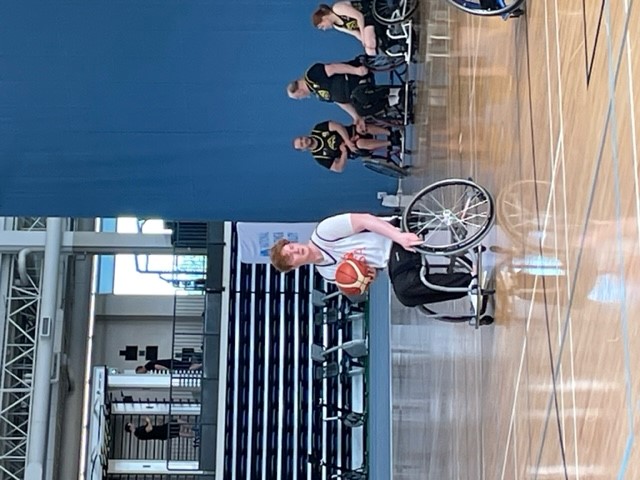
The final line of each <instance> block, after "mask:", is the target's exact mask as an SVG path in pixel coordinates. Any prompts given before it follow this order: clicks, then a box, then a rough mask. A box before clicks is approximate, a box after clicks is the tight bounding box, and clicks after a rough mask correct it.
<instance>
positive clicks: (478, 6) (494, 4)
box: [447, 0, 525, 17]
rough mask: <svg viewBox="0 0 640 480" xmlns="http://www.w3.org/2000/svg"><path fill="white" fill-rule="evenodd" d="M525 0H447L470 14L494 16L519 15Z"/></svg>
mask: <svg viewBox="0 0 640 480" xmlns="http://www.w3.org/2000/svg"><path fill="white" fill-rule="evenodd" d="M524 1H525V0H486V1H482V2H481V1H480V0H447V2H449V3H450V4H451V5H453V6H454V7H456V8H457V9H459V10H462V11H463V12H465V13H468V14H470V15H479V16H481V17H494V16H499V15H509V14H511V15H513V16H520V15H521V14H522V10H521V7H522V5H523V4H524Z"/></svg>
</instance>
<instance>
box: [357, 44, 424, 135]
mask: <svg viewBox="0 0 640 480" xmlns="http://www.w3.org/2000/svg"><path fill="white" fill-rule="evenodd" d="M355 61H357V62H358V63H359V64H360V65H363V66H365V67H367V68H368V69H369V72H371V73H385V72H386V73H389V83H388V84H383V85H377V84H376V82H375V81H374V80H373V76H372V77H371V78H372V81H371V84H370V85H369V87H370V88H371V91H372V95H374V96H375V91H376V89H379V88H397V89H400V91H399V94H400V96H399V101H398V103H397V104H396V105H394V106H388V105H387V106H385V107H384V108H382V109H380V110H379V111H376V112H372V113H370V114H368V115H366V116H365V120H366V121H367V123H374V124H376V125H379V126H382V127H386V128H393V127H403V126H406V125H409V124H411V123H413V106H414V97H415V82H414V81H413V80H408V76H409V75H408V67H407V63H406V62H405V61H404V60H403V59H400V58H397V57H385V56H382V55H377V56H375V57H374V56H369V55H360V56H358V57H356V58H355Z"/></svg>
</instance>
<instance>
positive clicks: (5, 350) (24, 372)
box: [0, 218, 45, 480]
mask: <svg viewBox="0 0 640 480" xmlns="http://www.w3.org/2000/svg"><path fill="white" fill-rule="evenodd" d="M14 228H15V229H20V230H29V231H33V230H44V229H45V226H44V223H43V221H42V219H40V218H22V219H18V220H17V221H16V222H15V224H14ZM20 258H24V256H23V257H20V256H19V255H18V256H16V255H12V256H10V257H9V258H7V259H6V260H7V261H9V262H10V265H9V273H8V277H7V281H6V283H7V284H8V285H7V287H8V288H7V294H6V302H5V308H6V310H5V328H4V332H3V337H2V339H3V340H2V351H1V354H2V366H1V370H0V372H1V373H0V477H2V478H6V479H15V480H21V479H22V478H24V473H25V469H26V461H27V443H28V434H29V414H30V412H31V405H32V400H33V378H34V373H35V360H36V347H37V332H38V315H39V311H40V300H41V295H40V294H41V286H42V285H41V282H42V267H43V262H42V252H40V253H38V254H37V255H33V256H32V257H31V258H35V261H34V262H32V263H31V265H29V264H27V263H26V260H25V263H22V262H20V263H19V259H20Z"/></svg>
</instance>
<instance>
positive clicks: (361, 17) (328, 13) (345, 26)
mask: <svg viewBox="0 0 640 480" xmlns="http://www.w3.org/2000/svg"><path fill="white" fill-rule="evenodd" d="M311 22H312V23H313V26H314V27H316V28H319V29H320V30H329V29H332V28H333V29H335V30H338V31H339V32H343V33H347V34H349V35H352V36H354V37H355V38H357V39H358V40H359V41H360V43H361V44H362V46H363V47H364V51H365V52H366V53H367V55H376V54H377V53H378V47H381V48H382V49H385V48H387V46H388V44H390V43H391V39H390V38H389V36H388V35H387V28H386V26H384V25H381V24H379V23H378V22H376V21H375V19H374V18H373V15H372V13H371V5H370V2H369V1H367V0H363V1H357V0H354V1H341V2H336V3H334V4H333V5H332V6H329V5H327V4H325V3H322V4H320V5H319V6H318V8H317V9H316V10H315V11H314V12H313V15H312V16H311Z"/></svg>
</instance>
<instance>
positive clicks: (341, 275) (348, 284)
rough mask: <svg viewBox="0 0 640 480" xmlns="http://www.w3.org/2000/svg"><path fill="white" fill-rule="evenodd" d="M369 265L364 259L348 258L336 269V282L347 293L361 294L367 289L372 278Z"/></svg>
mask: <svg viewBox="0 0 640 480" xmlns="http://www.w3.org/2000/svg"><path fill="white" fill-rule="evenodd" d="M368 272H369V267H368V266H367V264H366V262H364V261H363V260H358V259H357V258H347V259H345V260H343V261H342V262H340V264H339V265H338V268H337V269H336V284H337V285H338V288H339V289H340V291H341V292H342V293H344V294H345V295H361V294H363V293H364V292H366V291H367V288H369V284H370V283H371V278H370V277H369V275H368Z"/></svg>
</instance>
